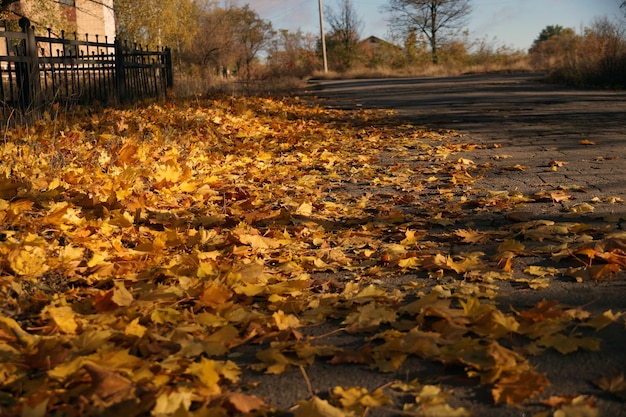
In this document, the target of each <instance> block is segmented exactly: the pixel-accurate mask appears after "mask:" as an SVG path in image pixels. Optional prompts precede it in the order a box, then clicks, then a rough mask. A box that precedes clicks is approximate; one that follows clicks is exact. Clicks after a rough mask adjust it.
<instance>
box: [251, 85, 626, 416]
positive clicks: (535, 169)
mask: <svg viewBox="0 0 626 417" xmlns="http://www.w3.org/2000/svg"><path fill="white" fill-rule="evenodd" d="M313 96H315V97H316V100H317V99H319V100H321V103H322V105H324V106H327V107H333V108H341V109H354V108H386V109H393V110H394V111H395V116H393V117H397V118H398V122H399V123H410V124H413V125H416V126H424V127H427V128H431V129H453V130H456V131H458V132H460V133H461V134H462V136H461V137H460V138H459V139H458V140H459V141H460V142H463V143H476V144H481V145H487V146H486V147H485V148H484V149H477V150H474V151H469V152H464V153H463V154H462V157H463V158H468V159H471V160H473V161H474V162H475V163H476V164H492V168H491V169H489V170H487V171H486V172H485V173H484V177H483V178H482V179H481V180H480V181H479V183H478V184H477V185H476V186H477V187H481V189H482V191H483V192H485V193H487V192H489V191H502V190H505V191H519V192H521V193H523V194H525V195H532V194H534V193H536V192H537V191H540V190H542V189H548V188H550V189H553V188H555V187H558V186H566V187H567V186H569V187H574V188H575V189H577V190H581V191H580V192H578V193H577V194H576V197H575V198H574V201H563V202H545V203H536V204H532V205H529V207H528V209H527V210H529V212H528V213H526V215H528V216H529V218H532V219H552V220H554V221H557V222H558V221H576V222H582V223H591V224H594V225H596V226H598V227H603V226H608V227H612V228H613V229H617V230H624V229H626V204H624V203H618V204H614V203H613V204H611V203H603V202H601V201H602V200H603V199H606V198H608V197H614V198H615V199H620V198H622V199H624V200H626V178H624V164H626V92H623V91H621V92H616V91H611V90H599V89H580V88H569V87H564V86H559V85H553V84H547V83H544V82H542V81H541V77H540V75H536V74H501V75H471V76H461V77H450V78H412V79H380V80H349V81H323V82H319V83H317V84H316V85H314V86H313V88H312V94H311V96H310V97H313ZM388 158H389V161H388V163H394V162H397V161H394V155H389V156H388ZM554 161H558V162H559V164H558V167H557V169H556V170H554V169H553V168H552V166H551V163H553V162H554ZM511 166H523V167H524V169H523V170H510V169H507V167H511ZM596 197H597V199H599V200H596V203H594V207H595V208H596V210H595V212H594V213H584V214H574V215H572V214H571V213H570V212H569V211H568V205H571V204H576V203H582V202H587V201H591V200H592V199H594V198H596ZM598 201H600V202H598ZM487 216H488V218H486V219H474V220H475V222H476V223H475V227H476V228H480V227H484V228H497V227H498V225H499V224H502V221H503V220H502V218H501V217H504V216H505V214H503V213H488V214H487ZM536 261H537V259H521V260H520V262H528V264H529V265H533V262H536ZM542 299H548V300H557V301H559V302H560V303H563V304H566V305H569V306H585V308H586V309H587V310H588V311H591V312H594V313H601V312H604V311H606V310H608V309H612V310H613V311H614V312H617V311H625V310H626V274H625V273H623V272H621V273H619V274H617V275H616V277H615V278H614V279H613V280H610V281H609V280H602V281H598V282H584V283H576V282H573V280H571V279H569V280H567V279H555V280H554V282H552V283H551V285H550V286H549V287H548V288H546V289H543V290H529V289H520V288H516V287H514V286H509V287H507V286H506V285H503V287H502V293H501V296H500V298H499V304H500V305H505V306H506V305H511V306H512V307H513V308H526V307H529V306H531V305H534V304H535V303H537V302H539V301H541V300H542ZM622 323H623V321H622ZM593 336H598V337H600V338H602V348H601V350H600V352H587V351H579V352H575V353H572V354H570V355H567V356H564V355H561V354H558V353H556V352H554V353H549V352H548V353H545V354H543V355H540V356H537V357H533V358H531V362H532V364H533V365H534V366H536V368H537V369H538V370H539V371H540V372H545V373H546V374H547V376H548V378H549V379H550V381H551V382H552V385H551V386H550V387H549V388H548V389H547V390H546V392H545V393H544V394H543V395H542V396H541V399H545V398H547V397H549V396H567V395H581V394H582V395H589V396H593V398H595V401H596V402H597V405H598V409H599V411H600V415H602V416H607V417H609V416H610V417H620V416H625V417H626V404H625V403H624V401H623V398H620V397H618V396H615V395H611V394H608V393H606V392H603V391H602V390H600V389H598V388H597V387H596V386H595V385H594V384H592V383H591V380H592V379H594V378H597V377H599V376H604V375H607V374H609V373H610V372H612V371H613V370H617V371H621V372H626V329H625V328H624V326H622V325H613V326H609V327H607V328H605V329H604V330H602V331H600V332H599V333H597V334H593ZM340 337H343V338H344V340H337V341H334V342H333V343H337V344H344V345H349V344H350V343H351V341H350V340H348V339H349V337H348V336H346V335H343V336H340ZM307 372H308V375H307V377H308V378H309V380H310V382H311V384H312V386H313V387H315V388H319V389H322V390H323V389H327V388H329V387H333V386H335V385H344V386H353V385H361V386H365V387H369V388H370V389H373V388H375V387H378V386H381V385H384V384H385V383H386V382H388V381H389V380H390V378H393V377H394V376H389V375H384V374H379V373H375V372H369V371H368V370H367V369H365V368H362V369H361V368H356V369H355V367H346V368H342V367H337V366H330V365H326V364H324V363H319V364H317V363H316V365H315V366H313V367H311V369H309V370H308V371H307ZM402 372H404V373H405V374H402V375H396V376H395V377H397V378H399V379H405V377H407V376H409V374H410V375H438V381H440V382H441V383H442V385H443V387H444V388H447V389H450V388H452V389H454V397H453V398H452V399H451V400H450V402H451V403H452V404H453V405H455V406H464V407H466V408H468V409H472V410H473V415H475V416H498V417H514V416H515V417H522V416H524V417H530V416H533V415H535V413H537V412H541V411H545V410H546V408H545V406H540V405H538V404H537V403H536V402H535V403H533V402H531V403H528V404H524V405H523V406H521V407H519V408H516V407H510V406H494V405H493V402H492V400H491V399H490V398H489V392H488V389H482V388H481V387H476V386H475V385H472V386H463V385H458V384H455V382H454V381H455V375H446V373H447V372H450V370H449V369H444V368H443V367H441V366H440V365H438V364H433V363H428V362H425V361H420V360H412V361H410V362H409V363H407V364H406V365H405V366H404V367H403V370H402ZM259 380H260V381H261V383H260V384H259V385H258V386H257V389H256V390H255V392H256V394H257V395H260V396H263V397H265V398H268V399H270V400H271V401H272V402H273V403H274V404H276V405H278V406H279V407H281V408H285V407H287V408H288V407H289V406H290V405H293V404H294V401H296V400H297V399H302V398H306V397H307V393H308V391H307V385H306V384H305V381H304V379H303V377H302V375H300V374H299V373H298V372H294V373H291V374H284V375H280V376H278V377H263V376H262V377H258V378H257V377H255V378H254V380H253V381H251V382H258V381H259ZM446 381H448V382H449V383H448V382H446ZM375 415H384V413H382V414H380V413H375ZM580 415H581V416H582V414H580Z"/></svg>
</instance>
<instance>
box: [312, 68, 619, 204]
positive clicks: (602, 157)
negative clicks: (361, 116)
mask: <svg viewBox="0 0 626 417" xmlns="http://www.w3.org/2000/svg"><path fill="white" fill-rule="evenodd" d="M314 91H315V94H316V95H318V96H319V97H322V98H324V99H325V102H324V105H327V106H330V107H335V108H343V109H351V108H357V107H362V108H386V109H393V110H395V111H396V113H397V116H398V117H399V118H401V119H405V120H407V121H410V122H411V123H413V124H416V125H424V126H428V127H434V128H444V129H455V130H458V131H460V132H462V133H464V134H465V135H466V138H465V140H466V141H473V142H480V143H490V144H494V143H497V144H502V146H503V149H502V150H501V152H500V153H503V154H506V155H510V156H511V158H507V159H508V160H507V161H506V163H507V164H508V165H514V164H516V163H520V164H521V165H525V166H528V165H530V166H531V167H533V168H534V167H535V165H539V167H538V168H539V169H530V170H526V171H524V172H523V173H521V174H520V173H515V174H514V175H509V176H497V177H495V176H494V177H492V178H488V181H487V182H486V183H485V184H484V185H486V186H491V187H492V188H494V189H502V187H506V188H508V189H511V188H513V187H515V188H518V189H520V191H522V192H524V191H532V189H534V188H535V186H536V185H537V184H546V183H558V184H563V185H566V184H573V183H574V182H575V183H576V185H580V186H584V187H586V189H587V191H589V192H595V193H598V194H599V195H612V194H621V195H623V194H624V193H625V192H626V187H624V183H623V169H622V168H623V163H624V158H625V157H626V92H624V91H611V90H601V89H582V88H569V87H566V86H561V85H555V84H548V83H544V82H541V75H538V74H530V75H529V74H500V75H470V76H461V77H446V78H409V79H380V80H357V81H323V82H319V83H317V84H316V86H315V88H314ZM584 139H587V140H588V141H589V142H592V143H594V144H595V145H591V146H587V147H583V146H580V141H581V140H584ZM485 156H486V157H487V158H489V157H492V156H493V155H491V154H487V155H485ZM477 157H478V158H480V157H481V155H480V154H479V155H477ZM554 160H557V161H564V162H567V165H566V166H564V167H563V169H562V170H559V171H558V172H559V174H557V175H554V173H553V172H550V173H549V174H548V175H544V174H545V169H543V168H545V166H543V165H546V164H549V162H550V161H554ZM479 161H480V159H479ZM542 164H543V165H542Z"/></svg>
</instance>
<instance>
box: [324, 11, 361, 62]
mask: <svg viewBox="0 0 626 417" xmlns="http://www.w3.org/2000/svg"><path fill="white" fill-rule="evenodd" d="M325 15H326V20H327V21H328V24H329V25H330V33H328V34H327V36H326V38H327V47H328V51H329V55H330V58H331V61H335V67H336V68H337V67H338V69H340V70H346V69H349V68H350V67H351V66H352V65H353V63H354V61H356V60H357V59H358V55H359V41H360V39H361V29H362V28H363V21H362V19H361V18H360V17H359V16H358V15H357V13H356V10H355V9H354V6H353V5H352V2H351V1H350V0H337V9H334V8H327V9H326V12H325Z"/></svg>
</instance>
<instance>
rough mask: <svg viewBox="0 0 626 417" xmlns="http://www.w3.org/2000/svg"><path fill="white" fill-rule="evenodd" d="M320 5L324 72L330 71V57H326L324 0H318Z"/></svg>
mask: <svg viewBox="0 0 626 417" xmlns="http://www.w3.org/2000/svg"><path fill="white" fill-rule="evenodd" d="M317 2H318V3H319V6H320V37H321V38H322V57H323V59H324V72H325V73H326V72H328V58H327V57H326V35H325V34H324V6H322V0H317Z"/></svg>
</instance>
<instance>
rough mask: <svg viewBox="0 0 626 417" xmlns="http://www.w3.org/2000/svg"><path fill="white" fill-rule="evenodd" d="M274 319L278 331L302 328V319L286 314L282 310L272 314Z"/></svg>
mask: <svg viewBox="0 0 626 417" xmlns="http://www.w3.org/2000/svg"><path fill="white" fill-rule="evenodd" d="M272 317H273V318H274V322H275V323H276V327H277V328H278V330H287V329H297V328H298V327H300V319H298V318H297V317H296V316H294V315H293V314H285V312H284V311H282V310H278V311H277V312H275V313H274V314H272Z"/></svg>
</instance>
